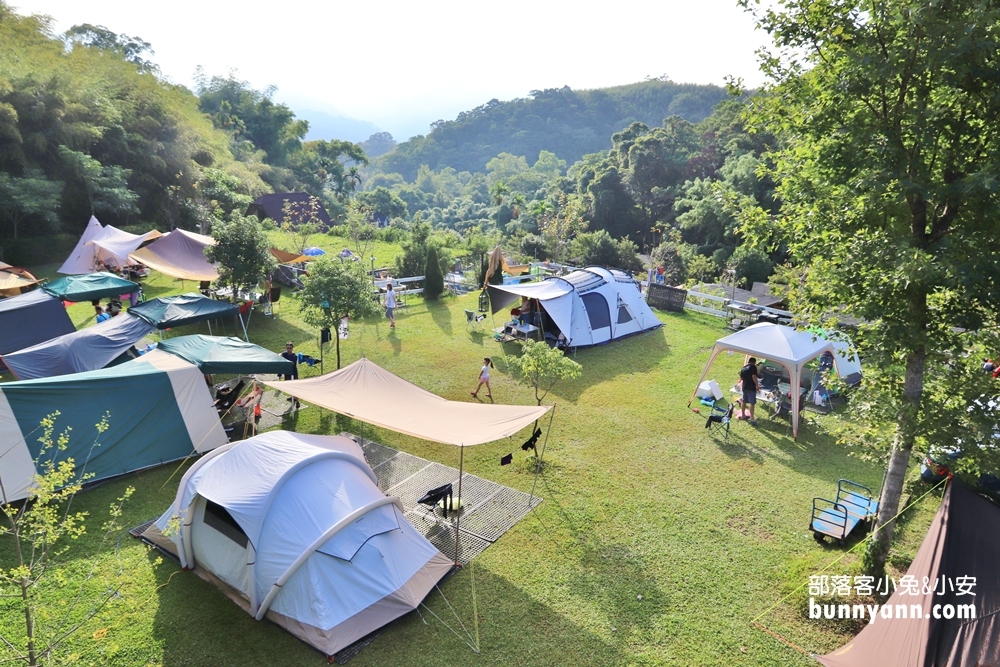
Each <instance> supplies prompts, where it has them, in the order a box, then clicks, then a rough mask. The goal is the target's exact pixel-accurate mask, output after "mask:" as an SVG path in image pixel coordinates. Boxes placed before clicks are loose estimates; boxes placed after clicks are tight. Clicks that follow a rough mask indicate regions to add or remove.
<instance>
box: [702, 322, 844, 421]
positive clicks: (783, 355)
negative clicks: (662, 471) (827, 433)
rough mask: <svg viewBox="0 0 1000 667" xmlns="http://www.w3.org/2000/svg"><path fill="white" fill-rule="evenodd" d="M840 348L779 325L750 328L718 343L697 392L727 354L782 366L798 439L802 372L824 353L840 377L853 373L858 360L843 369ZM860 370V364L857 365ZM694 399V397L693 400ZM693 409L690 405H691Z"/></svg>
mask: <svg viewBox="0 0 1000 667" xmlns="http://www.w3.org/2000/svg"><path fill="white" fill-rule="evenodd" d="M838 344H839V343H835V342H833V341H829V340H825V339H823V338H820V337H818V336H817V335H816V334H814V333H812V332H809V331H797V330H796V329H794V328H792V327H786V326H782V325H780V324H770V323H764V322H762V323H760V324H754V325H753V326H750V327H747V328H746V329H743V330H742V331H737V332H736V333H733V334H730V335H728V336H726V337H725V338H720V339H719V340H717V341H715V347H714V348H713V349H712V354H711V356H710V357H709V358H708V364H706V365H705V371H704V372H703V373H702V374H701V378H700V379H699V380H698V382H697V383H696V384H695V391H697V387H698V385H700V384H701V383H702V382H704V380H705V377H706V376H707V375H708V371H709V369H711V367H712V363H713V362H714V361H715V358H716V357H718V356H719V355H720V354H722V353H723V352H726V351H730V350H732V351H734V352H742V353H743V354H744V355H746V356H754V357H757V358H759V359H766V360H768V361H773V362H775V363H778V364H781V365H782V366H784V367H785V369H786V370H787V371H788V378H789V384H790V385H791V387H792V388H793V389H792V391H791V412H792V435H793V437H798V435H799V404H800V402H801V397H800V395H799V394H800V392H799V391H797V389H798V387H799V385H800V383H801V379H802V369H803V368H804V367H805V365H806V364H807V363H809V362H810V361H812V360H813V359H815V358H817V357H819V356H820V355H822V354H823V353H824V352H830V353H831V354H833V355H834V362H833V363H834V367H835V368H836V369H837V373H838V375H840V376H841V377H844V376H846V375H849V374H850V373H851V372H854V364H856V363H857V361H856V360H857V357H855V356H853V355H852V356H851V357H850V360H851V369H850V370H848V369H847V368H842V366H844V365H845V364H846V363H847V359H848V356H847V354H846V353H847V351H848V350H847V349H846V344H839V345H840V349H838ZM857 367H858V368H860V364H857ZM693 397H694V395H693V394H692V399H693ZM688 405H690V401H689V402H688Z"/></svg>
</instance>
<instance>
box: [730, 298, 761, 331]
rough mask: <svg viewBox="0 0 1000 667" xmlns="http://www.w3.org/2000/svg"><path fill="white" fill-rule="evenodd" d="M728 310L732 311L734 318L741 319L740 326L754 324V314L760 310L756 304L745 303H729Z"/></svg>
mask: <svg viewBox="0 0 1000 667" xmlns="http://www.w3.org/2000/svg"><path fill="white" fill-rule="evenodd" d="M726 310H730V311H732V313H733V317H734V319H739V321H740V327H748V326H750V325H751V324H753V318H754V316H755V315H757V313H758V312H759V311H760V309H759V308H757V307H756V306H751V305H749V304H745V303H728V304H726Z"/></svg>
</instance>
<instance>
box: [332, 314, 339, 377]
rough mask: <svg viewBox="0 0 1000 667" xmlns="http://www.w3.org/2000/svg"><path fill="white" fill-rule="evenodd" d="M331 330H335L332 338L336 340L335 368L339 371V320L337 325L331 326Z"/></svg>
mask: <svg viewBox="0 0 1000 667" xmlns="http://www.w3.org/2000/svg"><path fill="white" fill-rule="evenodd" d="M333 330H334V331H335V332H336V333H335V334H333V339H334V340H336V341H337V370H338V371H339V370H340V323H339V322H338V323H337V326H335V327H333Z"/></svg>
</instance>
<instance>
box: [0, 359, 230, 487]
mask: <svg viewBox="0 0 1000 667" xmlns="http://www.w3.org/2000/svg"><path fill="white" fill-rule="evenodd" d="M56 411H58V412H59V413H60V414H59V416H58V418H57V419H56V431H57V432H62V430H63V429H66V428H71V429H72V433H71V435H70V441H69V444H68V445H67V449H66V450H64V451H59V452H58V453H57V455H58V457H59V458H60V459H62V460H64V459H66V458H67V457H72V458H73V459H74V460H75V462H76V465H77V466H78V467H80V468H82V467H83V466H86V472H87V474H88V475H91V476H92V477H91V478H90V479H91V480H92V481H97V480H101V479H108V478H110V477H114V476H116V475H121V474H123V473H127V472H132V471H134V470H141V469H143V468H148V467H150V466H156V465H160V464H161V463H166V462H168V461H176V460H178V459H183V458H186V457H188V456H191V455H193V454H195V453H196V452H197V453H201V452H207V451H209V450H211V449H214V448H216V447H219V446H220V445H224V444H225V443H226V440H227V438H226V434H225V432H224V431H223V429H222V424H221V423H220V422H219V414H218V412H216V410H215V406H214V405H213V404H212V396H211V394H210V393H209V391H208V387H207V386H206V384H205V377H204V375H203V374H202V372H201V371H199V370H198V369H197V368H196V367H195V366H193V365H192V364H190V363H188V362H187V361H184V360H183V359H179V358H177V357H175V356H173V355H171V354H167V353H165V352H159V351H157V350H153V351H152V352H150V353H148V354H146V355H144V356H142V357H139V358H138V359H136V360H134V361H129V362H127V363H124V364H121V365H119V366H115V367H113V368H105V369H102V370H97V371H87V372H85V373H73V374H70V375H60V376H58V377H52V378H42V379H38V380H23V381H21V382H4V383H0V483H2V486H0V488H2V494H0V495H2V499H0V500H2V501H4V502H12V501H14V500H20V499H21V498H25V497H27V496H28V493H29V490H30V488H31V485H32V484H33V481H34V476H35V472H36V468H35V459H36V458H37V457H38V456H39V454H40V453H41V445H40V443H39V442H38V435H39V424H40V423H41V422H42V420H43V419H46V418H47V417H49V416H51V415H52V413H53V412H56ZM105 415H107V417H108V429H107V431H105V432H104V433H99V432H98V428H97V426H96V424H98V423H99V422H100V421H101V419H102V417H104V416H105ZM95 442H97V443H99V444H98V445H96V446H95V445H94V443H95Z"/></svg>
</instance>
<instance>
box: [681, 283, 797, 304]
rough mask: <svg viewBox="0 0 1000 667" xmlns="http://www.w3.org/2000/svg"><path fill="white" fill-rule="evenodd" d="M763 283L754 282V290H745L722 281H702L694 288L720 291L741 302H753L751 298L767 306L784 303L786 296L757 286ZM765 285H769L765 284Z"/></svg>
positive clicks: (728, 297) (703, 290)
mask: <svg viewBox="0 0 1000 667" xmlns="http://www.w3.org/2000/svg"><path fill="white" fill-rule="evenodd" d="M761 284H762V283H754V289H753V290H745V289H742V288H740V287H737V288H735V289H734V288H733V286H732V285H723V284H720V283H701V284H699V285H698V286H697V287H695V288H694V290H695V291H697V292H709V291H714V292H718V293H720V294H722V295H723V296H725V297H726V298H727V299H732V300H733V301H739V302H740V303H751V301H750V299H753V302H752V303H755V304H757V305H758V306H763V307H765V308H775V307H778V306H780V305H781V304H782V303H784V301H785V300H784V298H782V297H780V296H770V288H768V289H767V293H765V292H764V290H763V289H762V288H758V287H757V286H758V285H761ZM765 287H767V286H766V285H765Z"/></svg>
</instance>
